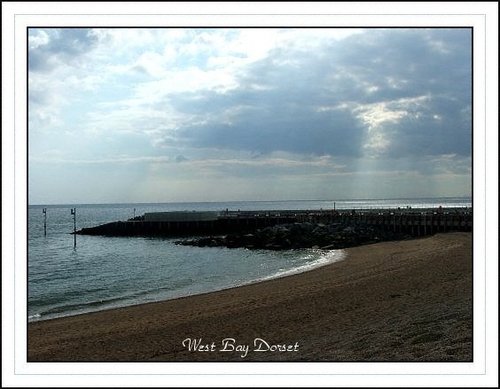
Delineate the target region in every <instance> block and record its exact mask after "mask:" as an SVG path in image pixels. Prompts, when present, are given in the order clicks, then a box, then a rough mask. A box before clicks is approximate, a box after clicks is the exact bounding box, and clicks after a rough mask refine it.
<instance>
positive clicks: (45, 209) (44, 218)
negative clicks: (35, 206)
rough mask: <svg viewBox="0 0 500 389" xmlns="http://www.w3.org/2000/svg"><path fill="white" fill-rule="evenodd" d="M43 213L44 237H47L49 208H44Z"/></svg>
mask: <svg viewBox="0 0 500 389" xmlns="http://www.w3.org/2000/svg"><path fill="white" fill-rule="evenodd" d="M42 212H43V236H47V208H44V209H43V210H42Z"/></svg>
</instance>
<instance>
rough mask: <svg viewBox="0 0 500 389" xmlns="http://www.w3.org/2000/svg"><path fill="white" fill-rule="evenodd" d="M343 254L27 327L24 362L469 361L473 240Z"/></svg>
mask: <svg viewBox="0 0 500 389" xmlns="http://www.w3.org/2000/svg"><path fill="white" fill-rule="evenodd" d="M346 253H347V255H346V259H345V260H343V261H341V262H338V263H334V264H330V265H327V266H324V267H321V268H318V269H315V270H312V271H309V272H306V273H302V274H297V275H293V276H289V277H286V278H281V279H275V280H270V281H266V282H261V283H258V284H252V285H247V286H243V287H238V288H233V289H228V290H224V291H220V292H215V293H209V294H204V295H198V296H192V297H186V298H180V299H176V300H170V301H165V302H159V303H151V304H144V305H138V306H133V307H127V308H120V309H114V310H108V311H102V312H96V313H90V314H84V315H79V316H72V317H66V318H60V319H54V320H47V321H41V322H34V323H30V324H29V325H28V361H244V362H246V361H472V235H471V233H448V234H438V235H434V236H431V237H426V238H421V239H414V240H405V241H394V242H383V243H377V244H371V245H366V246H359V247H354V248H349V249H346ZM195 349H196V350H195Z"/></svg>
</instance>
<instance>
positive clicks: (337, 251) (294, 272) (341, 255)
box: [28, 238, 417, 324]
mask: <svg viewBox="0 0 500 389" xmlns="http://www.w3.org/2000/svg"><path fill="white" fill-rule="evenodd" d="M415 239H417V238H415ZM300 250H305V249H300ZM319 250H321V249H319ZM323 251H325V254H326V253H328V252H335V254H336V255H335V257H336V258H337V257H338V259H335V258H333V259H331V260H328V261H327V262H326V263H319V264H318V263H317V262H313V264H312V265H313V266H311V264H306V265H300V266H299V267H295V268H291V269H288V270H285V271H283V272H277V273H275V274H271V275H269V276H263V277H261V278H257V279H254V280H250V281H245V282H243V283H241V284H236V285H231V286H226V287H223V288H221V289H215V290H210V291H206V292H199V293H196V292H195V293H193V294H187V295H181V296H177V297H172V298H168V299H165V300H157V301H145V302H138V303H134V304H127V305H120V306H116V307H108V308H103V309H96V310H92V311H86V312H80V313H68V314H65V315H62V316H56V317H48V318H46V319H37V320H31V321H30V320H29V317H30V316H28V324H31V323H40V322H46V321H50V320H59V319H66V318H71V317H74V316H82V315H90V314H94V313H99V312H108V311H113V310H117V309H126V308H130V307H135V306H139V305H147V304H160V303H165V302H168V301H175V300H179V299H184V298H191V297H197V296H203V295H206V294H211V293H218V292H224V291H226V290H231V289H237V288H241V287H244V286H248V285H255V284H260V283H263V282H267V281H273V280H277V279H281V278H286V277H290V276H294V275H299V274H302V273H307V272H309V271H314V270H316V269H319V268H322V267H324V266H329V265H332V264H334V263H336V262H339V261H343V260H345V259H346V257H347V256H346V254H345V249H335V250H323ZM302 267H304V268H305V269H304V270H299V271H297V270H298V269H300V268H302ZM34 316H35V315H34Z"/></svg>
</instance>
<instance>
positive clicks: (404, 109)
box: [28, 28, 472, 204]
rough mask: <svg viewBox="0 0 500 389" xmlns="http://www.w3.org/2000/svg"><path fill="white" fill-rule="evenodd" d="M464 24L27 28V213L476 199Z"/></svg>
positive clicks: (468, 33)
mask: <svg viewBox="0 0 500 389" xmlns="http://www.w3.org/2000/svg"><path fill="white" fill-rule="evenodd" d="M471 75H472V72H471V30H470V29H460V28H455V29H439V28H435V29H423V28H418V29H411V28H397V29H378V28H370V29H339V28H337V29H335V28H297V29H279V28H259V29H252V28H243V29H229V28H216V29H193V28H163V29H148V28H135V29H133V28H116V29H79V28H71V29H55V28H47V29H40V28H36V29H35V28H30V29H29V32H28V91H29V97H28V122H29V124H28V126H29V128H28V139H29V140H28V163H29V168H28V195H29V203H30V204H81V203H128V202H192V201H237V200H243V201H245V200H314V199H324V200H335V199H338V200H340V199H381V198H390V199H394V198H416V197H444V196H470V195H471V190H472V181H471V174H472V166H471V165H472V155H471V152H472V145H471V138H472V124H471V123H472V120H471V115H472V106H471V103H472V101H471V99H472V97H471V93H472V91H471Z"/></svg>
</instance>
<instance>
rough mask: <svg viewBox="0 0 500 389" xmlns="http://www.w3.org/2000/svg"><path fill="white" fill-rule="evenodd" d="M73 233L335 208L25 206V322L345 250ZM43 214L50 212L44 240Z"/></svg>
mask: <svg viewBox="0 0 500 389" xmlns="http://www.w3.org/2000/svg"><path fill="white" fill-rule="evenodd" d="M407 206H411V207H412V208H428V207H429V208H431V207H438V206H442V207H470V206H471V200H470V199H469V198H441V199H399V200H344V201H335V207H336V209H353V208H355V209H375V208H397V207H401V208H404V207H407ZM73 207H76V208H77V218H76V219H77V229H81V228H83V227H91V226H95V225H99V224H103V223H107V222H112V221H117V220H127V219H129V218H131V217H133V216H134V209H135V215H142V214H144V213H145V212H162V211H184V210H189V211H192V210H197V211H222V210H225V209H229V210H238V209H239V210H284V209H290V210H292V209H311V210H313V209H333V207H334V203H333V201H279V202H274V201H270V202H225V203H165V204H102V205H101V204H97V205H95V204H93V205H85V204H72V205H49V206H44V205H30V206H29V207H28V258H27V261H28V320H29V321H36V320H45V319H50V318H55V317H61V316H68V315H75V314H80V313H85V312H92V311H98V310H104V309H110V308H115V307H123V306H128V305H134V304H140V303H146V302H154V301H162V300H168V299H173V298H177V297H182V296H188V295H193V294H199V293H205V292H210V291H216V290H221V289H226V288H230V287H234V286H238V285H243V284H247V283H251V282H256V281H260V280H267V279H271V278H276V277H282V276H286V275H289V274H294V273H300V272H303V271H307V270H309V269H312V268H315V267H318V266H323V265H326V264H328V263H332V262H335V261H339V260H342V259H344V257H345V254H344V252H343V251H342V250H330V251H326V250H315V249H303V250H291V251H268V250H247V249H243V248H238V249H228V248H208V247H190V246H181V245H176V244H174V242H175V241H176V240H177V238H143V237H101V236H80V235H79V236H77V244H76V248H74V247H73V235H71V234H70V233H71V231H72V230H73V216H72V215H71V212H70V209H71V208H73ZM43 208H47V235H46V236H45V235H44V215H43V212H42V209H43Z"/></svg>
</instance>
